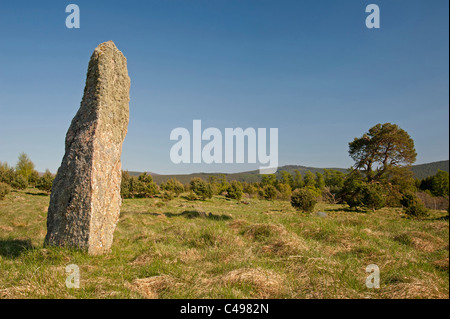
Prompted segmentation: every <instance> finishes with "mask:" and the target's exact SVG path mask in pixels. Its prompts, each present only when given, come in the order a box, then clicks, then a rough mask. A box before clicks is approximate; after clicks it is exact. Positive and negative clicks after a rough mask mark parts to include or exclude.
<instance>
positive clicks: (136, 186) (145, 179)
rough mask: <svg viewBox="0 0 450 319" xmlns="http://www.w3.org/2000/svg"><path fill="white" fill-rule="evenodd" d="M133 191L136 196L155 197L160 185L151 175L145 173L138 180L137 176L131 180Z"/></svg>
mask: <svg viewBox="0 0 450 319" xmlns="http://www.w3.org/2000/svg"><path fill="white" fill-rule="evenodd" d="M131 191H132V194H133V195H134V196H135V197H153V196H155V195H156V194H158V186H157V185H156V183H155V182H153V178H152V176H151V175H149V174H147V173H143V174H141V175H139V178H138V179H137V181H136V180H135V178H133V179H132V180H131Z"/></svg>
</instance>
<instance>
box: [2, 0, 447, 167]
mask: <svg viewBox="0 0 450 319" xmlns="http://www.w3.org/2000/svg"><path fill="white" fill-rule="evenodd" d="M70 3H75V4H77V5H79V7H80V10H81V28H80V29H67V28H66V27H65V19H66V16H67V15H68V14H67V13H65V7H66V5H68V4H70ZM370 3H376V4H378V5H379V6H380V9H381V29H378V30H373V29H372V30H369V29H367V28H366V27H365V18H366V16H367V14H366V13H365V7H366V5H368V4H370ZM448 12H449V2H448V1H447V0H433V1H425V0H421V1H417V0H409V1H400V0H371V1H362V0H361V1H355V0H320V1H319V0H304V1H300V0H294V1H283V0H281V1H275V0H270V1H269V0H201V1H200V0H178V1H174V0H158V1H78V0H71V2H70V1H68V2H64V1H8V0H6V1H5V0H3V1H2V2H1V5H0V35H1V41H0V63H1V68H0V161H3V162H5V161H6V162H8V163H9V164H12V165H14V164H15V163H16V160H17V157H18V155H19V153H20V152H22V151H24V152H26V153H27V154H28V155H29V156H30V157H31V159H32V160H33V161H34V163H35V164H36V168H37V169H38V170H39V171H44V170H45V169H46V168H49V169H50V170H51V171H53V172H56V170H57V168H58V167H59V165H60V162H61V159H62V156H63V154H64V139H65V134H66V132H67V129H68V127H69V125H70V122H71V120H72V118H73V116H74V115H75V113H76V111H77V109H78V108H79V105H80V101H81V98H82V94H83V89H84V84H85V77H86V71H87V64H88V61H89V58H90V56H91V54H92V52H93V50H94V48H95V47H96V46H97V45H98V44H99V43H101V42H105V41H108V40H113V41H114V42H115V43H116V45H117V47H118V48H119V49H120V50H121V51H122V52H123V53H124V54H125V56H126V57H127V59H128V70H129V75H130V77H131V81H132V85H131V102H130V124H129V129H128V135H127V137H126V140H125V143H124V146H123V154H122V164H123V168H124V169H129V170H141V171H152V172H157V173H189V172H194V171H209V172H210V171H227V172H231V171H241V170H244V169H256V168H257V167H256V165H252V166H248V165H243V166H242V165H225V164H223V165H205V164H195V165H194V164H185V165H175V164H173V163H171V161H170V157H169V151H170V148H171V147H172V145H173V144H174V142H173V141H170V140H169V135H170V132H171V130H172V129H174V128H176V127H180V126H181V127H186V128H188V129H190V130H192V128H191V127H192V120H194V119H201V120H202V122H203V123H202V124H203V126H204V128H206V127H210V126H212V127H217V128H219V129H221V130H222V131H223V130H224V128H226V127H243V128H246V127H254V128H258V127H265V128H269V127H277V128H279V164H280V165H285V164H299V165H306V166H315V167H349V166H350V165H351V164H352V161H351V159H350V157H349V156H348V142H349V141H351V140H352V139H353V138H354V137H356V136H361V135H362V134H363V133H364V132H366V131H367V130H368V129H369V128H370V127H372V126H373V125H375V124H377V123H384V122H391V123H396V124H398V125H399V126H400V127H402V128H403V129H405V130H406V131H408V132H409V133H410V135H411V136H412V137H413V139H414V140H415V142H416V149H417V152H418V160H417V163H425V162H431V161H438V160H444V159H448V158H449V91H448V86H449V83H448V82H449V80H448V78H449V64H448V63H449V42H448V36H449V34H448V29H449V13H448Z"/></svg>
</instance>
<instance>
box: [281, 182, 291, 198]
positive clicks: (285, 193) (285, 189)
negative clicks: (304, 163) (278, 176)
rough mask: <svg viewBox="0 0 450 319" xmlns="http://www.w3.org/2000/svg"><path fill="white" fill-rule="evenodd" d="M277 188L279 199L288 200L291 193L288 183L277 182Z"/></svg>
mask: <svg viewBox="0 0 450 319" xmlns="http://www.w3.org/2000/svg"><path fill="white" fill-rule="evenodd" d="M278 190H279V191H280V199H281V200H289V199H290V198H291V195H292V188H291V186H290V185H289V184H283V183H280V184H278Z"/></svg>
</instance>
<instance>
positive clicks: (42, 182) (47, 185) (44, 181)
mask: <svg viewBox="0 0 450 319" xmlns="http://www.w3.org/2000/svg"><path fill="white" fill-rule="evenodd" d="M54 179H55V177H54V176H53V174H52V173H50V171H49V170H46V171H45V173H44V175H42V177H40V178H39V180H38V182H37V184H36V188H37V189H39V190H41V191H44V192H48V193H50V192H51V190H52V185H53V180H54Z"/></svg>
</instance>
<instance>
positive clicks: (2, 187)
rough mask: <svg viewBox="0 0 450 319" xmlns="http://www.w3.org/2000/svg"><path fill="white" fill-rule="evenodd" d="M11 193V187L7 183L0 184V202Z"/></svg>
mask: <svg viewBox="0 0 450 319" xmlns="http://www.w3.org/2000/svg"><path fill="white" fill-rule="evenodd" d="M9 192H11V187H10V186H9V185H8V184H6V183H2V182H0V200H3V199H4V198H5V196H6V195H8V194H9Z"/></svg>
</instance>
